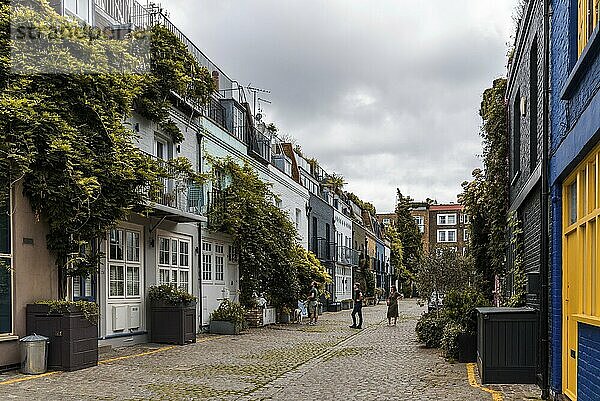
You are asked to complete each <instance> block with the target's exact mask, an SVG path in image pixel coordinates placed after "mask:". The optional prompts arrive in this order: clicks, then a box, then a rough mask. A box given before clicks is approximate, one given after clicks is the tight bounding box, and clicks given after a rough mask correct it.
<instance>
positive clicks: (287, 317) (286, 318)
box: [278, 313, 291, 324]
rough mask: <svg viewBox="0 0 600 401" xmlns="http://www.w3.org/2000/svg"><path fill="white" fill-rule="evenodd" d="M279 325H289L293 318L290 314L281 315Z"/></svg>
mask: <svg viewBox="0 0 600 401" xmlns="http://www.w3.org/2000/svg"><path fill="white" fill-rule="evenodd" d="M278 320H279V323H283V324H288V323H289V322H290V321H291V317H290V314H289V313H280V314H279V319H278Z"/></svg>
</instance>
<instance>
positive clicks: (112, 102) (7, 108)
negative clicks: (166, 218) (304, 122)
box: [0, 0, 213, 297]
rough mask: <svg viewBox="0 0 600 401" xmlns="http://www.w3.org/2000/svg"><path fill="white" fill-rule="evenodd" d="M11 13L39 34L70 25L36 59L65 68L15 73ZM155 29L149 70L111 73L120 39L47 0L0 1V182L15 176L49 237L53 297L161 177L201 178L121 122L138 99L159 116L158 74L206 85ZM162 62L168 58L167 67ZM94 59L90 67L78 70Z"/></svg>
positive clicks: (187, 85)
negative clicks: (143, 144)
mask: <svg viewBox="0 0 600 401" xmlns="http://www.w3.org/2000/svg"><path fill="white" fill-rule="evenodd" d="M11 22H13V23H16V24H19V23H21V24H27V25H29V26H32V27H34V28H35V29H36V30H37V32H38V33H39V34H40V35H42V36H44V35H46V36H49V35H51V34H53V33H55V31H56V29H55V27H57V26H58V27H62V28H64V29H65V30H66V31H68V32H69V33H71V35H70V37H69V42H68V44H65V45H63V46H61V44H60V42H56V43H53V44H52V46H48V47H47V49H45V51H46V54H45V57H44V58H43V59H36V60H35V61H36V62H41V63H43V62H47V63H48V65H45V66H44V65H42V66H41V67H45V68H48V69H51V68H53V67H55V66H53V65H52V63H53V62H54V60H56V59H60V60H63V62H64V63H68V65H65V66H63V67H64V68H63V71H66V70H70V71H72V73H69V74H67V73H64V72H63V73H55V74H34V73H32V74H23V73H21V74H17V73H13V72H12V71H11V63H13V62H14V61H15V60H19V57H20V56H23V57H26V56H27V55H25V54H22V55H21V54H19V53H18V50H19V49H18V47H17V46H16V44H15V42H14V41H12V40H11V38H10V37H9V32H10V23H11ZM154 31H155V33H157V35H156V36H155V40H158V42H159V43H161V44H160V45H155V46H154V47H153V49H155V51H154V53H153V55H154V57H153V59H152V60H153V61H152V63H153V64H152V73H150V74H147V75H143V74H127V73H117V72H115V71H114V68H113V67H114V66H113V65H111V63H112V61H111V60H112V59H111V57H118V58H120V60H122V62H123V63H128V62H131V63H136V60H132V55H131V54H129V53H128V49H129V44H128V43H127V40H123V41H121V40H109V39H108V38H107V37H105V36H103V35H99V36H97V37H95V38H94V39H93V40H90V38H89V37H88V35H87V34H86V32H85V29H84V28H83V27H81V26H80V25H79V24H77V23H75V22H73V21H71V20H68V19H65V18H63V17H61V16H59V15H58V14H56V12H55V11H54V10H53V9H52V8H51V7H50V6H49V5H48V3H47V1H46V0H30V1H27V2H19V5H15V6H11V5H10V2H8V1H2V3H0V33H1V35H2V36H1V38H0V40H1V41H2V43H1V45H2V46H1V48H2V53H0V77H1V78H2V80H1V82H0V155H1V156H2V157H0V188H12V187H14V186H15V184H16V183H22V187H23V193H24V195H25V196H26V197H27V198H28V199H29V202H30V204H31V207H32V209H33V212H34V213H35V215H36V217H37V218H38V219H40V220H42V221H44V222H45V223H46V224H47V227H48V235H47V247H48V249H49V250H50V251H51V252H52V253H53V254H54V255H55V257H56V263H57V266H58V267H59V276H60V282H59V284H60V286H59V290H60V296H61V297H64V296H65V284H66V277H67V276H68V275H88V274H90V273H92V272H95V271H96V269H97V266H98V262H99V260H100V258H101V255H100V253H99V251H98V249H99V247H98V244H97V241H98V239H99V238H103V237H104V235H105V233H106V231H107V230H108V229H109V228H110V227H113V226H114V225H116V224H117V222H118V221H121V220H124V219H126V218H127V216H128V215H129V214H130V213H131V212H132V211H134V210H137V209H138V208H139V207H140V205H145V204H149V203H150V202H152V201H153V200H156V199H157V197H158V195H159V194H161V193H162V191H163V182H164V181H165V180H166V179H167V178H180V177H183V176H185V177H189V178H191V179H194V180H197V181H200V180H201V178H202V177H201V176H199V175H197V174H195V173H194V171H193V168H192V166H191V163H190V162H189V161H188V160H187V159H175V160H172V161H169V162H167V163H166V164H163V163H159V162H157V161H155V160H153V159H152V158H151V157H149V156H147V155H146V154H144V153H143V152H141V151H140V150H139V149H138V148H137V146H136V142H137V139H138V138H137V137H136V134H135V133H134V132H133V131H132V130H131V128H130V126H129V125H127V124H126V122H125V121H126V119H127V118H128V117H130V116H131V112H132V110H133V107H134V104H136V102H137V103H138V104H144V105H145V106H146V107H147V108H150V107H151V106H152V107H153V109H152V112H148V114H147V115H148V116H149V117H151V118H152V119H153V120H154V121H155V122H159V123H162V122H163V121H164V119H161V116H165V115H167V114H168V110H169V108H170V107H171V104H170V103H169V102H168V101H163V102H158V101H156V99H157V98H156V97H155V98H152V96H150V95H149V93H154V92H153V91H152V89H151V88H155V87H156V86H157V85H159V81H157V78H156V77H157V76H161V77H162V78H163V79H164V81H160V83H161V84H167V83H168V84H169V85H171V86H169V88H171V89H174V90H180V89H181V90H184V93H185V94H187V95H189V96H192V97H195V98H196V99H197V100H198V101H200V102H201V101H205V100H206V99H207V98H208V96H209V95H210V92H211V91H212V89H213V86H212V85H213V84H212V80H211V81H209V78H210V77H208V75H207V73H206V72H200V69H198V70H194V71H196V72H198V74H197V75H194V77H189V76H187V75H186V74H185V72H189V71H191V70H190V68H189V66H188V65H187V64H185V63H183V62H182V60H181V52H180V50H181V49H180V48H178V50H176V51H174V52H167V51H162V52H160V51H156V49H158V48H160V46H162V43H163V42H162V41H163V40H164V41H165V42H166V41H167V39H164V38H166V37H167V36H168V34H167V33H166V32H164V31H162V30H160V29H158V28H157V29H155V30H154ZM173 38H174V37H173V36H172V35H171V37H170V39H169V40H171V42H169V44H172V40H174V39H173ZM7 49H8V51H7ZM11 51H12V54H11ZM11 57H12V58H11ZM161 57H162V58H161ZM189 57H191V55H189ZM189 57H188V58H186V61H189ZM159 58H161V59H160V60H159ZM21 61H22V60H21ZM90 63H91V64H90ZM92 64H93V65H92ZM161 66H171V67H172V68H173V71H172V73H171V74H167V73H166V72H165V71H164V69H161V68H160V67H161ZM38 67H40V66H38ZM92 67H93V71H94V74H86V73H85V71H86V70H87V68H92ZM196 67H197V66H194V68H196ZM165 68H166V67H165ZM78 71H79V72H78ZM124 71H127V70H126V69H124ZM200 81H202V82H203V84H201V83H200ZM165 90H167V89H165ZM161 94H163V95H164V94H165V91H163V92H161Z"/></svg>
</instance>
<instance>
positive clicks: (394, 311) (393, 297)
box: [387, 285, 400, 326]
mask: <svg viewBox="0 0 600 401" xmlns="http://www.w3.org/2000/svg"><path fill="white" fill-rule="evenodd" d="M399 298H400V293H398V291H397V290H396V286H395V285H393V286H392V288H391V289H390V295H389V296H388V298H387V306H388V310H387V318H388V326H391V325H392V318H394V326H395V325H396V321H397V320H398V299H399Z"/></svg>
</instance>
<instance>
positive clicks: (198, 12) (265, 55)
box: [162, 0, 516, 212]
mask: <svg viewBox="0 0 600 401" xmlns="http://www.w3.org/2000/svg"><path fill="white" fill-rule="evenodd" d="M515 3H516V0H452V1H448V0H432V1H424V0H369V1H366V0H252V1H249V0H194V1H190V0H163V2H162V4H163V5H164V6H165V8H166V9H167V10H168V11H169V12H170V15H171V19H172V20H173V22H175V24H176V25H177V26H179V27H180V28H181V29H182V30H183V31H184V32H185V33H186V34H187V35H188V37H190V39H192V40H193V41H194V42H195V43H196V44H197V45H198V47H199V48H201V49H202V50H203V51H204V52H205V53H206V55H207V56H208V57H210V58H211V59H212V60H213V62H215V63H216V64H217V65H219V66H220V67H221V68H222V69H223V71H225V72H226V73H227V74H228V75H229V76H230V77H231V78H232V79H235V80H237V81H238V82H240V84H242V85H244V86H246V85H248V84H250V83H251V84H252V85H253V86H256V87H260V88H265V89H269V90H270V91H271V94H270V95H267V96H264V97H266V98H267V99H269V100H270V101H271V102H272V104H264V105H263V114H264V115H265V120H266V121H268V122H270V121H273V122H275V124H276V125H277V126H278V127H279V128H280V132H281V133H283V134H286V135H290V136H292V137H293V138H295V139H296V140H297V142H298V143H299V144H301V146H302V149H303V150H304V153H305V154H307V155H309V156H311V157H316V158H317V159H318V160H319V162H320V163H321V164H322V165H323V166H324V167H325V168H326V169H327V170H328V171H329V172H336V173H338V174H341V175H343V176H344V177H345V178H346V181H347V182H348V184H347V185H346V189H347V190H350V191H352V192H354V193H356V194H357V195H359V196H360V197H361V198H363V199H364V200H368V201H371V202H373V203H374V204H375V206H376V207H377V210H378V211H380V212H383V211H389V210H393V206H394V201H395V194H396V188H400V189H401V191H402V192H403V193H405V194H409V195H411V196H412V197H413V198H415V199H418V200H424V199H425V198H427V197H429V198H433V199H437V200H438V201H440V202H449V201H456V195H457V194H458V193H459V192H460V184H461V182H463V181H465V180H467V179H469V178H470V173H471V171H472V170H473V169H474V168H475V167H478V166H480V159H479V158H478V156H477V155H478V154H480V152H481V141H480V138H479V136H478V132H479V126H480V119H479V116H478V114H477V112H478V108H479V103H480V99H481V93H482V92H483V90H484V89H485V88H487V87H488V86H490V85H491V82H492V81H493V79H494V78H496V77H499V76H501V75H504V74H505V64H506V63H505V55H506V52H507V44H508V43H509V42H510V40H511V39H510V38H511V34H512V30H513V23H512V18H511V15H512V11H513V8H514V4H515Z"/></svg>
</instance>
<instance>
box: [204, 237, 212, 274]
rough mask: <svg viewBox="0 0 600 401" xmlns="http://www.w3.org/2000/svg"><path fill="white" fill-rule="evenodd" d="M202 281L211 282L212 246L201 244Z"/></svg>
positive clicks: (207, 243) (208, 243)
mask: <svg viewBox="0 0 600 401" xmlns="http://www.w3.org/2000/svg"><path fill="white" fill-rule="evenodd" d="M202 281H212V244H211V243H210V242H203V243H202Z"/></svg>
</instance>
